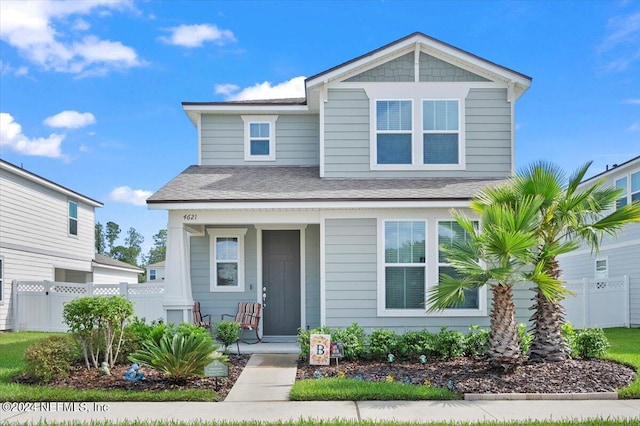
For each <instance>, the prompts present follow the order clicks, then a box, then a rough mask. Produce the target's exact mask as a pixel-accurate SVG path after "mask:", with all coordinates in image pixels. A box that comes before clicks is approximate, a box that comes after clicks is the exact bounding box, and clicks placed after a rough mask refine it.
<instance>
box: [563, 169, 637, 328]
mask: <svg viewBox="0 0 640 426" xmlns="http://www.w3.org/2000/svg"><path fill="white" fill-rule="evenodd" d="M602 179H604V180H605V185H609V186H611V187H615V188H619V189H623V190H624V192H623V194H622V196H621V197H620V198H619V199H618V200H617V201H616V206H615V208H620V207H622V206H625V205H627V204H630V203H633V202H640V156H638V157H635V158H632V159H631V160H629V161H626V162H625V163H623V164H620V165H617V164H616V165H614V166H613V167H611V168H607V170H606V171H604V172H602V173H599V174H597V175H595V176H593V177H591V178H589V179H587V180H585V181H584V182H582V183H581V184H580V185H581V187H582V188H587V187H589V186H591V185H593V184H594V183H595V182H597V181H599V180H602ZM559 260H560V268H561V270H562V277H563V279H564V280H566V281H567V282H568V283H569V289H570V290H573V291H574V292H575V293H576V297H575V298H574V297H571V296H569V297H568V298H567V300H566V302H565V303H566V305H567V306H566V307H567V314H568V315H567V318H568V319H569V320H570V321H572V322H573V323H574V324H576V325H577V326H594V327H603V326H614V325H615V326H620V325H633V326H639V325H640V223H632V224H629V225H626V226H625V227H624V228H622V230H621V231H620V232H619V233H618V234H617V236H615V237H612V236H605V237H604V238H603V240H602V242H601V243H600V250H599V251H598V252H594V251H592V250H591V249H590V248H589V247H587V246H583V247H582V248H580V249H578V250H576V251H573V252H571V253H568V254H565V255H563V256H561V257H560V258H559Z"/></svg>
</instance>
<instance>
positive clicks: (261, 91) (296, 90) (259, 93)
mask: <svg viewBox="0 0 640 426" xmlns="http://www.w3.org/2000/svg"><path fill="white" fill-rule="evenodd" d="M304 80H305V77H304V76H299V77H294V78H292V79H291V80H287V81H283V82H282V83H278V84H276V85H275V86H274V85H272V84H271V82H270V81H265V82H264V83H257V84H255V85H253V86H250V87H245V88H244V89H242V90H240V91H239V92H237V93H233V92H236V91H237V90H238V87H237V86H235V85H233V84H219V85H216V89H215V90H216V93H219V94H223V95H226V97H227V100H230V101H244V100H260V99H283V98H304V96H305V92H304ZM234 87H235V89H233V88H234ZM230 89H233V90H230Z"/></svg>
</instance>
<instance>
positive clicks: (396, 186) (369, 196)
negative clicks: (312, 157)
mask: <svg viewBox="0 0 640 426" xmlns="http://www.w3.org/2000/svg"><path fill="white" fill-rule="evenodd" d="M498 182H500V181H499V180H496V179H461V178H428V179H427V178H417V179H320V177H319V169H318V167H263V166H245V167H214V166H190V167H188V168H187V169H186V170H185V171H183V172H182V173H181V174H179V175H178V176H177V177H176V178H174V179H173V180H172V181H170V182H169V183H168V184H166V185H165V186H164V187H162V188H161V189H160V190H158V191H157V192H156V193H155V194H153V195H152V196H151V197H149V198H148V199H147V203H149V204H154V203H184V202H213V203H215V202H238V201H240V202H248V201H256V202H260V201H265V202H266V201H401V200H467V199H469V198H471V197H472V196H473V195H474V194H476V193H477V192H478V191H479V190H480V189H482V188H483V187H485V186H486V185H490V184H496V183H498Z"/></svg>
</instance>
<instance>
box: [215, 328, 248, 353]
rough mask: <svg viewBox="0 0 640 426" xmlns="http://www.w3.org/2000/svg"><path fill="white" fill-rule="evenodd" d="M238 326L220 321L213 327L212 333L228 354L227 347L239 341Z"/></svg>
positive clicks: (239, 330) (240, 329)
mask: <svg viewBox="0 0 640 426" xmlns="http://www.w3.org/2000/svg"><path fill="white" fill-rule="evenodd" d="M241 331H242V328H241V327H240V324H238V323H237V322H233V321H220V322H219V323H217V324H216V325H215V326H214V327H213V333H214V334H215V336H216V339H218V340H219V341H220V342H222V344H223V345H224V351H225V352H228V350H229V346H231V345H233V344H234V343H235V342H237V341H238V340H240V332H241Z"/></svg>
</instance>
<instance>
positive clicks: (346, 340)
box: [331, 322, 366, 361]
mask: <svg viewBox="0 0 640 426" xmlns="http://www.w3.org/2000/svg"><path fill="white" fill-rule="evenodd" d="M331 341H332V342H342V344H343V345H344V357H345V359H348V360H351V361H353V360H355V359H358V358H360V357H361V356H362V354H363V351H364V348H365V344H366V336H365V333H364V329H363V328H362V327H360V326H359V325H358V323H355V322H354V323H353V324H351V325H350V326H349V327H346V328H342V329H336V330H331Z"/></svg>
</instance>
